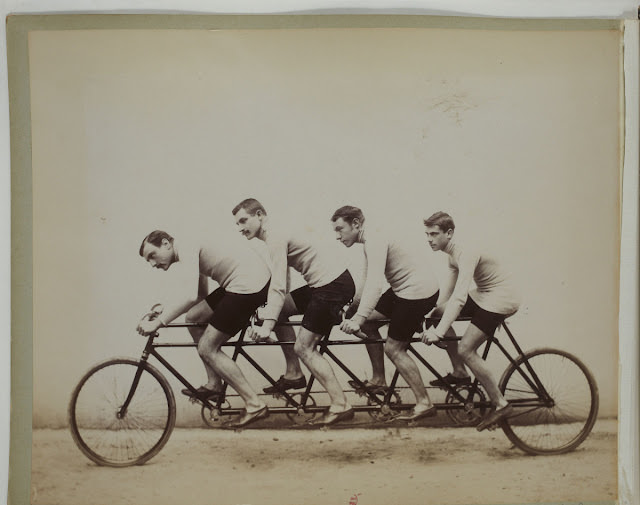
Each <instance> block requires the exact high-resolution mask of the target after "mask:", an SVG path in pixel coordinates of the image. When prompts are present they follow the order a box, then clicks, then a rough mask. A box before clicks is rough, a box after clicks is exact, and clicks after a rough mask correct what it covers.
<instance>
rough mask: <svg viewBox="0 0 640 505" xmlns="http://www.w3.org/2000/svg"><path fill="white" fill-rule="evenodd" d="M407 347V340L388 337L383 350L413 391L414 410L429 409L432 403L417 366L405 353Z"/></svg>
mask: <svg viewBox="0 0 640 505" xmlns="http://www.w3.org/2000/svg"><path fill="white" fill-rule="evenodd" d="M408 347H409V342H402V341H399V340H394V339H392V338H388V339H387V342H386V344H385V345H384V351H385V353H386V354H387V356H389V359H390V360H391V361H392V362H393V364H394V365H395V366H396V368H397V369H398V372H400V375H401V376H402V378H403V379H404V380H405V381H406V383H407V384H408V385H409V387H410V388H411V391H413V394H414V395H415V397H416V408H415V409H414V410H415V411H416V412H420V411H424V410H427V409H430V408H431V407H433V404H432V403H431V399H430V398H429V395H428V394H427V390H426V388H425V386H424V382H423V381H422V376H421V375H420V370H419V369H418V366H417V365H416V363H415V361H413V359H412V358H411V356H409V354H408V353H407V348H408Z"/></svg>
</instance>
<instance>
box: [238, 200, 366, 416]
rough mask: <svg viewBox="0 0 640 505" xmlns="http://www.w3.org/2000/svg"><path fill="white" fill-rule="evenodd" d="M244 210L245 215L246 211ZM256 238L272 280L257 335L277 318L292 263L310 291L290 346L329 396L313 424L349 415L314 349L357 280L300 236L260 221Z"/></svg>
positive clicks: (264, 332)
mask: <svg viewBox="0 0 640 505" xmlns="http://www.w3.org/2000/svg"><path fill="white" fill-rule="evenodd" d="M238 212H240V209H238ZM242 212H243V214H242V215H243V216H244V212H246V211H242ZM265 216H266V214H265V215H264V216H263V217H262V218H260V217H258V220H260V219H263V218H264V217H265ZM236 219H237V215H236ZM254 224H255V223H254ZM257 238H259V239H261V240H264V241H265V243H266V244H267V247H268V248H269V251H270V253H271V254H270V255H271V260H272V267H271V268H272V269H271V285H270V287H269V295H268V299H267V306H266V307H265V308H264V309H263V310H262V313H261V315H262V317H263V318H264V323H263V325H262V327H261V329H259V330H258V332H259V335H260V336H268V335H269V334H270V333H271V332H272V331H273V329H274V328H275V326H276V323H277V321H278V319H279V318H280V314H281V312H282V309H283V305H284V303H285V300H286V294H287V287H288V286H289V282H290V273H289V267H291V268H293V269H294V270H296V271H298V272H299V273H300V274H302V277H304V280H305V281H306V282H307V284H308V286H309V287H310V288H311V292H310V294H311V296H310V297H309V300H308V303H307V304H306V307H304V316H303V318H302V324H301V327H300V330H299V331H298V336H297V338H296V341H295V344H294V351H295V353H296V354H297V355H298V357H300V359H301V360H302V362H303V363H304V364H305V365H306V366H307V368H308V369H309V370H310V371H311V373H313V375H314V376H315V377H316V378H317V379H318V381H319V382H320V384H322V386H323V387H324V388H325V390H326V391H327V393H328V394H329V397H330V398H331V405H330V406H329V408H328V409H327V410H326V412H325V413H324V415H323V416H322V418H321V419H320V420H319V421H318V422H316V423H314V424H319V425H330V424H334V423H337V422H339V421H345V420H348V419H352V418H353V416H354V411H353V408H352V407H351V405H350V404H349V403H348V402H347V398H346V396H345V395H344V392H343V391H342V387H341V386H340V383H339V382H338V380H337V379H336V376H335V374H334V372H333V369H332V368H331V364H330V363H329V362H328V361H327V360H326V359H325V358H324V357H323V356H322V355H321V354H320V353H319V352H318V350H317V348H316V346H317V344H318V342H319V341H320V339H321V338H322V337H323V336H324V335H328V334H329V332H330V331H331V328H332V327H333V326H334V325H336V324H338V323H339V322H340V311H341V310H342V307H344V305H346V304H347V303H349V302H350V301H351V299H352V298H353V296H354V294H355V285H354V282H353V279H352V277H351V274H350V273H349V271H348V270H347V262H346V260H343V259H342V258H339V257H334V256H332V255H330V254H328V253H327V252H325V251H324V250H323V249H321V248H318V247H316V246H315V245H313V244H312V243H311V242H310V241H309V240H307V239H306V238H303V237H302V236H300V235H297V236H295V237H294V236H292V235H290V234H283V233H278V232H277V231H275V230H272V229H267V227H266V226H265V223H264V222H263V223H262V226H260V232H259V234H258V235H257Z"/></svg>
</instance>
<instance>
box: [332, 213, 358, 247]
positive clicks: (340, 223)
mask: <svg viewBox="0 0 640 505" xmlns="http://www.w3.org/2000/svg"><path fill="white" fill-rule="evenodd" d="M360 229H361V226H360V223H359V222H358V220H357V219H354V220H353V223H349V222H347V221H345V220H344V219H342V218H341V217H339V218H338V219H336V220H335V221H334V222H333V231H335V232H336V239H337V240H339V241H340V242H342V243H343V244H344V245H346V246H347V247H351V246H352V245H353V244H355V243H356V241H357V240H358V233H360Z"/></svg>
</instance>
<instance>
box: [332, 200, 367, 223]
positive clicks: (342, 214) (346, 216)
mask: <svg viewBox="0 0 640 505" xmlns="http://www.w3.org/2000/svg"><path fill="white" fill-rule="evenodd" d="M340 218H342V219H343V220H344V221H345V222H347V223H349V224H353V220H354V219H357V220H358V221H360V223H361V224H362V223H364V214H363V213H362V211H361V210H360V209H359V208H358V207H354V206H353V205H345V206H344V207H340V208H339V209H338V210H336V211H335V212H334V213H333V216H331V221H332V222H334V223H335V222H336V221H337V220H338V219H340Z"/></svg>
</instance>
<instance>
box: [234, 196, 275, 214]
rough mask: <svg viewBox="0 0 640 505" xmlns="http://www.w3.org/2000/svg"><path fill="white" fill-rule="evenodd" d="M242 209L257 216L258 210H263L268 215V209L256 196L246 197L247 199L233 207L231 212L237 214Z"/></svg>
mask: <svg viewBox="0 0 640 505" xmlns="http://www.w3.org/2000/svg"><path fill="white" fill-rule="evenodd" d="M240 209H244V210H245V211H246V212H247V214H251V215H252V216H255V214H256V212H258V211H261V212H262V213H263V214H264V215H265V216H266V215H267V211H266V210H265V209H264V207H263V206H262V204H261V203H260V202H259V201H258V200H256V199H255V198H246V199H245V200H242V201H241V202H240V203H239V204H238V205H236V206H235V207H234V208H233V210H232V211H231V214H233V215H234V216H235V215H236V214H237V213H238V211H239V210H240Z"/></svg>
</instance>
